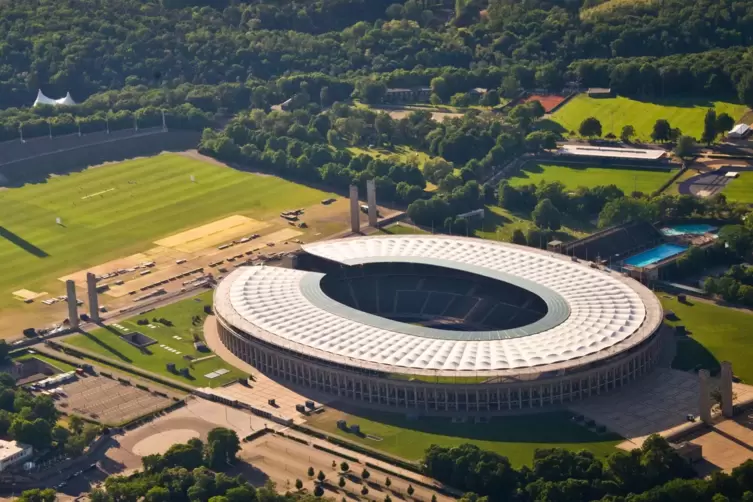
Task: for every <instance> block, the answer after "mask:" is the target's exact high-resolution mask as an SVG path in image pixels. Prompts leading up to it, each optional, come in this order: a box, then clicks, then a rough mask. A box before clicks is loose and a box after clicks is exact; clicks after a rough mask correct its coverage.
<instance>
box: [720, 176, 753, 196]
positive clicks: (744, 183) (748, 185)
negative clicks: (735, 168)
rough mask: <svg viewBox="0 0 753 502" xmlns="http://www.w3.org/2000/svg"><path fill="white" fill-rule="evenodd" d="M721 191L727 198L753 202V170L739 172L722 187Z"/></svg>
mask: <svg viewBox="0 0 753 502" xmlns="http://www.w3.org/2000/svg"><path fill="white" fill-rule="evenodd" d="M722 193H723V194H724V195H725V197H727V200H731V201H734V202H744V203H746V204H753V172H742V173H740V176H738V177H737V178H735V179H733V180H732V181H730V183H729V184H728V185H727V186H725V187H724V190H722Z"/></svg>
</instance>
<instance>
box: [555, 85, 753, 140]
mask: <svg viewBox="0 0 753 502" xmlns="http://www.w3.org/2000/svg"><path fill="white" fill-rule="evenodd" d="M709 108H714V109H715V110H716V113H717V114H720V113H727V114H729V115H730V116H731V117H732V118H733V119H735V120H737V119H739V118H740V117H741V116H742V115H743V114H744V113H745V111H746V107H745V105H738V104H734V103H728V102H724V101H704V100H702V99H698V100H679V99H667V100H661V101H656V102H648V101H637V100H634V99H628V98H624V97H616V98H589V97H588V96H586V95H585V94H581V95H579V96H576V97H575V98H573V99H572V100H571V101H570V102H569V103H567V104H566V105H565V106H563V107H562V108H560V109H559V110H557V111H556V112H554V113H553V114H552V117H551V119H552V120H553V121H554V122H557V123H558V124H560V125H561V126H562V127H563V128H564V130H565V131H566V132H569V131H575V132H576V133H577V132H578V128H579V127H580V124H581V122H583V120H585V119H587V118H588V117H595V118H597V119H598V120H599V122H601V127H602V135H607V134H608V133H610V132H611V133H613V134H614V135H615V136H617V137H619V136H620V132H621V131H622V126H625V125H632V126H633V127H634V128H635V132H636V135H637V139H641V140H647V141H648V140H650V139H651V131H652V130H653V127H654V123H655V122H656V121H657V120H658V119H666V120H668V121H669V124H670V125H671V126H672V127H678V128H679V129H680V130H681V131H682V133H683V134H686V135H689V136H693V137H694V138H700V136H701V133H702V132H703V118H704V117H705V115H706V111H707V110H708V109H709Z"/></svg>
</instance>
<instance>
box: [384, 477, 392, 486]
mask: <svg viewBox="0 0 753 502" xmlns="http://www.w3.org/2000/svg"><path fill="white" fill-rule="evenodd" d="M391 484H392V480H391V479H390V478H387V479H385V480H384V486H386V487H387V488H389V487H390V485H391Z"/></svg>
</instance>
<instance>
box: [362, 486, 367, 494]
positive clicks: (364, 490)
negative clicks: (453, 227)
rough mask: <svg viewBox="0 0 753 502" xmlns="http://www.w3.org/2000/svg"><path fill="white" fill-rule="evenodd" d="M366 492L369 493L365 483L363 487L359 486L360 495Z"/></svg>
mask: <svg viewBox="0 0 753 502" xmlns="http://www.w3.org/2000/svg"><path fill="white" fill-rule="evenodd" d="M368 494H369V489H368V488H367V487H366V485H364V486H363V488H361V495H368Z"/></svg>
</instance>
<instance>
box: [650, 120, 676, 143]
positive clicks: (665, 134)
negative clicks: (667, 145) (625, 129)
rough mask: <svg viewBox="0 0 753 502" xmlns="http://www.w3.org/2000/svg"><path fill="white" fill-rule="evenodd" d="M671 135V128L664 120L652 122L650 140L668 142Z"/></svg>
mask: <svg viewBox="0 0 753 502" xmlns="http://www.w3.org/2000/svg"><path fill="white" fill-rule="evenodd" d="M671 135H672V126H670V125H669V122H668V121H667V120H665V119H659V120H657V121H656V122H654V129H653V130H652V131H651V139H652V140H654V141H660V142H663V141H669V140H670V138H671Z"/></svg>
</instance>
